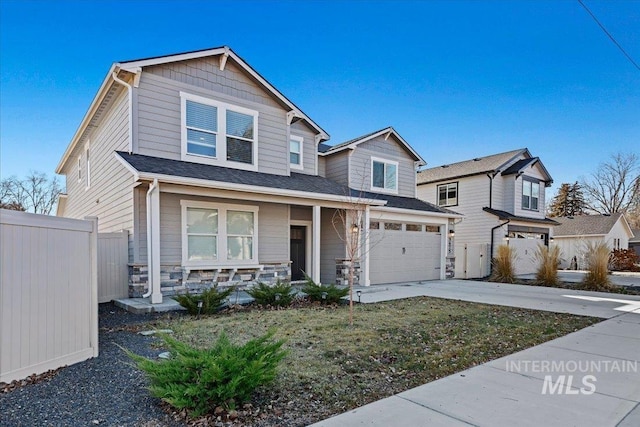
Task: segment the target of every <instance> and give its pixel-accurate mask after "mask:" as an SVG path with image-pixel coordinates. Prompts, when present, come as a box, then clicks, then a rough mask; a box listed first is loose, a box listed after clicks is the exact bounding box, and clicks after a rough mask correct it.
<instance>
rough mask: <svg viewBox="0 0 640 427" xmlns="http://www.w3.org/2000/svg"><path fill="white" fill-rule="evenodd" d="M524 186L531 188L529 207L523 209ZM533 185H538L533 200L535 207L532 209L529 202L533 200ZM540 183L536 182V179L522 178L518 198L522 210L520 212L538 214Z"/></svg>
mask: <svg viewBox="0 0 640 427" xmlns="http://www.w3.org/2000/svg"><path fill="white" fill-rule="evenodd" d="M525 184H529V186H530V187H531V195H530V196H529V199H530V200H529V207H525V205H524V188H525ZM533 184H537V185H538V194H537V195H536V197H535V199H536V200H537V207H536V208H535V209H534V208H532V207H531V201H532V200H533V198H534V197H533ZM540 188H541V187H540V181H538V180H537V179H534V178H529V177H522V187H521V197H520V207H521V208H522V210H526V211H532V212H540Z"/></svg>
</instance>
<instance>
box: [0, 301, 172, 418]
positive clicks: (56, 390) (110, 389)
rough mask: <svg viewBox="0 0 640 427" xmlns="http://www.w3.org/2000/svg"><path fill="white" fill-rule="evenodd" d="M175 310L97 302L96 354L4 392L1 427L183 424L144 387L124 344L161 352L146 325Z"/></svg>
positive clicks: (150, 352) (0, 404)
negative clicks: (137, 309)
mask: <svg viewBox="0 0 640 427" xmlns="http://www.w3.org/2000/svg"><path fill="white" fill-rule="evenodd" d="M180 315H181V314H180V313H177V312H174V313H171V314H167V313H157V314H142V315H140V314H132V313H129V312H127V311H124V310H122V309H120V308H117V307H115V306H114V305H112V304H100V306H99V318H100V320H99V325H100V331H99V346H100V347H99V350H100V354H99V356H98V357H97V358H94V359H90V360H87V361H85V362H82V363H77V364H75V365H72V366H69V367H66V368H62V369H60V370H59V371H58V372H57V373H56V374H55V375H52V376H46V378H45V379H43V380H41V381H38V382H36V383H34V384H28V385H25V386H23V387H19V388H17V389H15V390H12V391H9V392H8V393H0V426H3V427H8V426H36V425H37V426H92V425H100V426H149V427H150V426H180V425H183V424H181V423H178V422H176V421H175V420H173V418H172V417H171V416H169V415H168V414H166V413H165V412H164V411H163V410H162V409H161V408H160V406H159V403H160V402H159V400H158V399H155V398H153V397H151V396H150V395H149V392H148V391H147V389H146V385H147V383H146V379H145V378H144V376H143V374H142V373H141V372H140V371H138V370H137V369H135V368H134V367H132V366H131V364H130V360H129V358H128V357H127V356H126V354H124V352H123V351H122V349H120V348H119V347H118V345H119V346H122V347H124V348H127V349H129V350H131V351H133V352H134V353H137V354H141V355H144V356H147V357H154V356H157V355H158V354H159V353H160V352H161V349H159V348H153V343H154V342H157V340H158V339H157V338H156V337H154V336H147V337H145V336H142V335H139V334H137V333H136V332H137V331H138V330H144V329H153V327H152V326H147V325H144V324H145V323H148V322H153V321H154V320H156V319H158V318H161V317H167V316H180Z"/></svg>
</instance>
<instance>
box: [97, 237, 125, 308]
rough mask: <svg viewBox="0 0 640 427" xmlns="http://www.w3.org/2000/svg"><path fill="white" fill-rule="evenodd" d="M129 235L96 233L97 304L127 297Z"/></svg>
mask: <svg viewBox="0 0 640 427" xmlns="http://www.w3.org/2000/svg"><path fill="white" fill-rule="evenodd" d="M128 245H129V233H128V232H127V231H120V232H116V233H98V302H99V303H103V302H109V301H111V300H114V299H118V298H127V297H128V296H129V271H128V264H127V263H128V262H129V252H128V251H129V246H128Z"/></svg>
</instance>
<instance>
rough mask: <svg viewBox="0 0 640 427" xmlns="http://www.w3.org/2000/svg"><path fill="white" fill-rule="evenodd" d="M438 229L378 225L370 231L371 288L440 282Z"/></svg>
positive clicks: (421, 226) (413, 225)
mask: <svg viewBox="0 0 640 427" xmlns="http://www.w3.org/2000/svg"><path fill="white" fill-rule="evenodd" d="M437 229H438V228H437V227H433V226H427V227H426V226H424V225H420V224H405V223H400V222H398V223H392V222H389V223H383V222H380V223H379V229H374V230H370V232H371V233H370V242H371V243H370V245H371V248H370V252H369V264H370V267H369V277H370V280H371V284H373V285H376V284H381V283H398V282H412V281H419V280H437V279H440V243H441V237H442V236H441V234H440V233H439V232H438V231H437Z"/></svg>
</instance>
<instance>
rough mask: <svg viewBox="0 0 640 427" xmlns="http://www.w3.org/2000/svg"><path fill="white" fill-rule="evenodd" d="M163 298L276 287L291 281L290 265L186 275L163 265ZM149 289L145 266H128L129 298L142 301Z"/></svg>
mask: <svg viewBox="0 0 640 427" xmlns="http://www.w3.org/2000/svg"><path fill="white" fill-rule="evenodd" d="M160 276H161V278H160V280H161V283H160V290H161V292H162V295H164V296H171V295H175V294H180V293H186V292H191V293H199V292H202V290H203V289H208V288H211V287H213V286H216V285H219V286H221V287H223V286H240V287H250V286H253V285H255V284H256V283H258V282H264V283H275V282H276V281H278V280H280V281H290V280H291V266H290V263H289V262H282V263H269V264H261V267H252V268H237V269H234V268H221V269H206V270H205V269H203V270H195V269H194V270H190V271H187V270H186V269H184V268H183V267H181V266H168V265H163V266H161V269H160ZM148 288H149V271H148V268H147V265H146V264H129V298H140V297H142V295H144V294H145V293H146V292H147V290H148Z"/></svg>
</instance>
